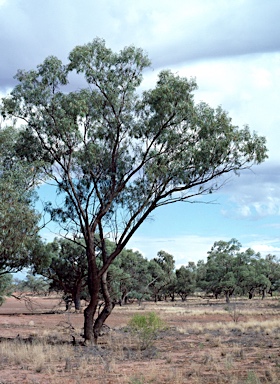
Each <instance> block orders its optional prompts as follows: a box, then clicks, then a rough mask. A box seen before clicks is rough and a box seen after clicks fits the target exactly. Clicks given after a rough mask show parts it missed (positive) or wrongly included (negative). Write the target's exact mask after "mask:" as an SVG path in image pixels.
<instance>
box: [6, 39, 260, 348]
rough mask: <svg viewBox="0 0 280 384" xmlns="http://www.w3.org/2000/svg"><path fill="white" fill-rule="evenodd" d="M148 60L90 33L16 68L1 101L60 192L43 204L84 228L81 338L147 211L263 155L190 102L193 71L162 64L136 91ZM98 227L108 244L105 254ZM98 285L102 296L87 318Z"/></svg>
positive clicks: (73, 231) (203, 190)
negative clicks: (55, 202)
mask: <svg viewBox="0 0 280 384" xmlns="http://www.w3.org/2000/svg"><path fill="white" fill-rule="evenodd" d="M149 66H150V60H149V59H148V57H147V56H146V54H145V53H144V52H143V51H142V50H141V49H138V48H135V47H134V46H129V47H126V48H124V49H123V50H121V51H120V52H119V53H115V52H113V51H112V50H111V49H109V48H107V47H106V45H105V42H104V41H103V40H101V39H98V38H97V39H95V40H93V41H92V42H91V43H89V44H86V45H84V46H77V47H76V48H74V49H73V50H72V52H71V53H70V55H69V62H68V63H67V64H63V63H62V62H61V61H60V60H59V59H58V58H56V57H53V56H51V57H48V58H47V59H46V60H45V61H44V62H43V63H42V64H41V65H39V66H38V67H37V68H36V69H34V70H30V71H24V70H19V71H18V73H17V75H16V79H17V81H18V84H17V85H16V86H15V88H14V89H13V91H12V92H11V94H10V95H9V96H8V97H6V98H5V99H3V101H2V115H3V116H4V117H13V118H18V119H21V120H22V121H23V122H24V123H25V127H24V129H23V131H22V136H21V140H20V145H19V146H18V152H19V153H21V154H22V156H23V157H24V158H25V159H26V160H29V161H33V160H34V159H39V160H42V161H44V166H43V167H42V168H41V170H44V172H45V175H46V176H47V177H48V178H49V180H51V181H52V182H53V183H54V184H55V185H56V186H57V189H58V193H61V195H62V198H64V203H63V204H61V205H60V206H59V207H55V206H52V205H50V206H49V212H50V213H51V217H52V219H53V220H56V221H58V222H59V223H60V224H61V226H62V228H63V229H64V230H65V233H66V234H69V235H71V237H72V239H74V238H75V237H76V236H80V235H82V236H83V237H84V241H85V245H84V246H85V250H86V256H87V263H88V288H89V293H90V297H91V299H90V302H89V305H88V307H87V308H86V309H85V312H84V315H85V321H84V337H85V340H93V339H94V340H95V341H96V340H97V337H98V335H99V331H100V329H101V326H102V324H103V322H104V321H105V320H106V318H107V317H108V316H109V315H110V313H111V311H112V308H113V306H112V302H111V299H110V294H109V291H108V285H107V272H108V268H109V266H110V265H111V263H112V262H113V260H114V259H115V258H116V257H117V256H118V255H119V254H120V252H121V251H122V249H123V248H124V247H125V246H126V245H127V243H128V241H129V239H131V237H132V236H133V235H134V234H135V232H136V231H137V229H138V228H139V227H140V226H141V224H142V223H143V222H144V221H145V220H146V219H147V217H148V216H149V215H150V214H151V213H152V212H153V211H154V210H155V209H157V208H159V207H162V206H164V205H167V204H172V203H176V202H180V201H185V200H187V199H191V198H194V197H195V196H197V195H205V194H208V193H211V192H213V191H214V190H216V189H218V188H219V187H220V186H221V185H222V184H223V182H224V178H222V176H223V175H225V174H228V173H229V172H237V171H239V170H242V169H245V168H249V167H251V166H252V165H253V164H255V163H261V162H262V161H264V159H265V158H266V146H265V139H264V138H263V137H259V136H258V135H257V134H255V133H250V131H249V129H248V127H245V128H243V129H239V128H238V127H236V126H235V125H233V124H232V122H231V119H230V117H229V116H228V114H227V113H226V112H225V111H223V110H222V108H221V107H218V108H216V109H213V108H211V107H210V106H208V105H207V104H205V103H199V104H195V103H194V98H193V93H194V91H195V89H196V88H197V85H196V82H195V80H194V79H187V78H182V77H180V76H178V75H176V74H173V73H172V72H170V71H168V70H164V71H162V72H160V73H159V75H158V81H157V83H156V85H155V86H154V88H153V89H151V90H147V91H144V92H142V93H141V92H140V90H139V86H140V84H141V81H142V77H143V71H144V70H145V69H146V68H148V67H149ZM73 72H76V73H77V76H72V73H73ZM69 75H71V76H69ZM79 76H82V79H81V81H80V83H79V85H78V87H77V90H74V89H73V87H74V86H75V84H76V85H77V84H78V81H79V80H78V79H79V78H80V77H79ZM69 79H70V80H71V81H73V84H69V83H68V82H69V81H70V80H69ZM108 236H110V239H111V240H112V241H114V243H115V246H114V248H113V249H112V250H111V251H110V253H108V252H107V250H106V246H105V239H106V238H107V237H108ZM97 238H98V242H97V241H96V239H97ZM97 243H98V244H97ZM97 247H98V251H97ZM99 250H101V251H100V252H101V260H102V263H101V264H100V265H98V263H97V253H98V254H99ZM100 286H101V289H102V292H103V296H104V299H105V303H106V304H105V306H104V308H103V310H102V311H101V313H99V315H97V316H96V317H95V315H96V314H97V311H96V309H97V304H98V293H99V288H100Z"/></svg>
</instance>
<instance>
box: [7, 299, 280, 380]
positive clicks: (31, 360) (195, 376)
mask: <svg viewBox="0 0 280 384" xmlns="http://www.w3.org/2000/svg"><path fill="white" fill-rule="evenodd" d="M151 311H154V312H156V313H157V314H158V315H159V316H160V317H161V318H162V319H163V320H164V322H165V324H166V329H165V330H164V331H162V332H160V333H159V335H158V337H157V339H156V340H155V341H154V344H153V345H152V346H151V347H149V348H148V349H146V350H140V348H139V343H138V340H137V339H136V338H135V337H134V336H132V335H131V334H130V333H129V332H128V331H127V328H126V327H127V324H128V322H129V320H130V319H131V317H132V316H133V315H134V314H135V313H141V314H144V313H147V312H151ZM234 319H235V320H236V321H235V322H234V321H233V320H234ZM107 325H108V326H109V327H110V332H109V333H108V334H107V335H105V336H103V337H100V338H99V345H98V347H94V346H88V347H85V346H82V337H81V332H82V327H83V314H82V313H74V312H66V311H65V310H64V307H63V306H61V303H60V302H59V300H58V299H57V298H56V297H31V296H30V297H27V298H26V300H24V299H21V300H17V299H16V298H14V297H11V298H8V299H7V301H6V302H5V303H4V304H3V305H2V307H0V384H11V383H33V384H35V383H39V384H44V383H48V384H50V383H54V384H55V383H57V384H60V383H64V384H66V383H71V384H72V383H73V384H74V383H75V384H78V383H79V384H86V383H93V384H94V383H107V384H109V383H129V384H144V383H158V384H163V383H173V384H176V383H177V384H179V383H188V384H202V383H203V384H212V383H213V384H214V383H215V384H217V383H220V384H223V383H229V384H260V383H274V384H278V383H280V302H279V299H268V298H267V299H265V300H260V299H254V300H250V301H249V300H246V299H244V300H238V301H236V302H234V304H233V305H232V306H227V305H226V304H225V303H224V301H216V300H205V299H200V298H196V299H190V300H188V301H187V302H185V303H182V302H180V301H176V302H175V303H172V302H162V303H157V304H155V303H144V304H143V305H141V306H139V305H137V304H136V303H135V304H130V305H127V306H123V307H115V309H114V311H113V314H112V315H111V316H110V317H109V319H108V321H107ZM73 336H74V337H75V342H76V343H75V344H76V345H75V346H73V345H72V344H73V340H74V339H73ZM19 346H20V347H21V348H23V347H26V350H25V352H22V351H21V354H20V352H19ZM38 346H43V347H42V348H43V349H42V352H37V355H36V350H35V348H37V347H38ZM1 347H2V349H1ZM34 351H35V352H34ZM9 352H10V353H9ZM33 353H35V355H32V354H33ZM31 356H33V357H31Z"/></svg>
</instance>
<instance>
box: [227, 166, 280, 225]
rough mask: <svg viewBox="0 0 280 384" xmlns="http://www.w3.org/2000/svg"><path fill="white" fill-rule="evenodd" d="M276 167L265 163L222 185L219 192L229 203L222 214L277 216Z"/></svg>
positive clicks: (279, 193) (279, 185)
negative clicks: (225, 196)
mask: <svg viewBox="0 0 280 384" xmlns="http://www.w3.org/2000/svg"><path fill="white" fill-rule="evenodd" d="M279 171H280V167H279V165H278V164H277V163H273V162H270V161H268V162H267V163H264V164H262V165H260V166H257V167H254V168H253V169H252V170H247V171H243V172H242V173H241V174H240V176H239V177H238V178H232V179H231V180H230V182H229V183H227V184H225V186H224V188H223V190H222V193H223V194H225V195H227V196H228V200H229V201H231V203H232V204H231V205H229V206H228V207H227V208H226V209H225V210H223V214H224V215H226V216H230V217H235V218H242V217H245V218H251V219H258V218H260V217H265V216H273V215H276V216H278V215H280V172H279Z"/></svg>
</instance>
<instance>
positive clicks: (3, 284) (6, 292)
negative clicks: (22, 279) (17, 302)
mask: <svg viewBox="0 0 280 384" xmlns="http://www.w3.org/2000/svg"><path fill="white" fill-rule="evenodd" d="M12 282H13V277H12V275H11V274H10V273H5V274H2V275H1V274H0V306H1V305H2V304H3V303H4V301H5V298H6V296H10V295H11V294H12V292H13V284H12Z"/></svg>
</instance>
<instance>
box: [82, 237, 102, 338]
mask: <svg viewBox="0 0 280 384" xmlns="http://www.w3.org/2000/svg"><path fill="white" fill-rule="evenodd" d="M90 237H91V236H90ZM87 261H88V290H89V294H90V302H89V304H88V306H87V307H86V309H85V310H84V339H85V342H86V343H87V342H90V343H91V342H92V341H93V319H94V315H95V313H96V309H97V306H98V294H99V288H100V279H99V277H98V270H97V265H96V260H95V252H94V240H93V239H92V240H91V239H89V240H88V243H87ZM94 341H96V340H94Z"/></svg>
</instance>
